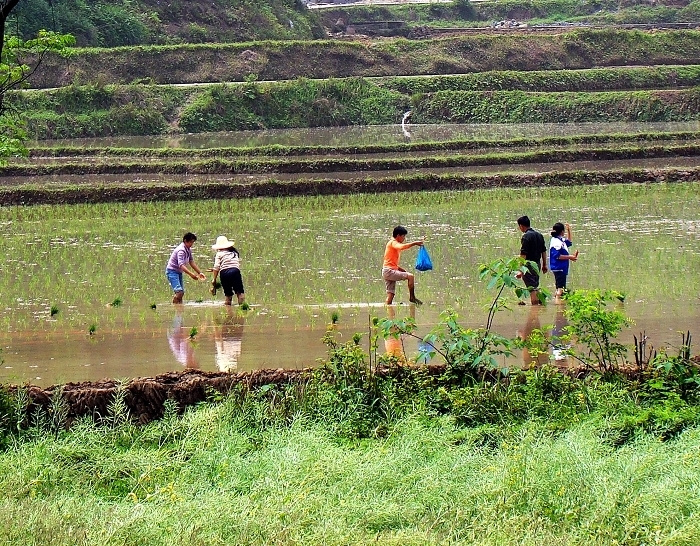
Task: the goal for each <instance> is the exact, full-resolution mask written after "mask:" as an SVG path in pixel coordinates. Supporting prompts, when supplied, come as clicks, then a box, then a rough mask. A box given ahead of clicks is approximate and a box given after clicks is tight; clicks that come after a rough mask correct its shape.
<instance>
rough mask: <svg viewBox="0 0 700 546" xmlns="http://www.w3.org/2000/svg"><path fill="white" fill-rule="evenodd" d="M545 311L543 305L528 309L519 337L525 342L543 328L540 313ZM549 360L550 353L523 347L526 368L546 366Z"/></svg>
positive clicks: (535, 348) (536, 348)
mask: <svg viewBox="0 0 700 546" xmlns="http://www.w3.org/2000/svg"><path fill="white" fill-rule="evenodd" d="M543 309H544V307H543V306H541V305H531V306H530V307H528V313H527V318H526V320H525V324H524V325H523V327H522V329H520V330H518V333H517V335H518V337H519V338H520V339H522V340H523V341H526V340H528V338H529V337H530V336H531V335H532V332H533V331H534V330H537V329H539V328H541V325H540V313H541V312H542V310H543ZM548 360H549V353H547V352H546V350H542V349H541V348H538V347H532V348H530V347H527V346H525V347H523V364H524V365H525V367H526V368H530V367H532V366H537V365H541V364H545V363H546V362H547V361H548Z"/></svg>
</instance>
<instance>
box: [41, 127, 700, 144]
mask: <svg viewBox="0 0 700 546" xmlns="http://www.w3.org/2000/svg"><path fill="white" fill-rule="evenodd" d="M699 127H700V122H698V121H688V122H648V123H647V122H611V123H605V122H600V123H598V122H595V123H503V124H498V123H488V124H486V123H482V124H460V123H443V124H435V125H420V124H419V125H411V137H412V138H413V140H414V141H415V142H436V141H438V142H439V141H445V140H457V139H484V140H497V139H510V138H538V137H546V136H570V135H587V134H611V133H626V134H632V133H650V132H671V131H672V132H677V131H697V130H698V128H699ZM397 129H398V124H396V125H355V126H348V127H312V128H297V129H268V130H264V131H231V132H223V133H196V134H187V135H178V136H176V137H173V136H128V137H126V136H125V137H100V138H77V139H64V140H43V141H41V142H40V144H41V145H42V146H81V147H84V148H91V147H102V146H112V147H122V148H123V147H126V148H164V147H174V148H189V149H204V148H218V147H224V146H233V147H251V146H271V145H281V146H295V145H299V144H300V143H303V144H305V145H308V146H361V145H375V144H396V143H399V142H403V141H404V140H405V138H406V137H405V135H404V134H403V131H402V132H399V131H398V130H397ZM32 146H36V143H31V144H30V148H31V147H32Z"/></svg>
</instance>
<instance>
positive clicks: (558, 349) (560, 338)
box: [551, 305, 569, 364]
mask: <svg viewBox="0 0 700 546" xmlns="http://www.w3.org/2000/svg"><path fill="white" fill-rule="evenodd" d="M568 325H569V321H568V320H567V319H566V315H564V307H563V306H561V305H558V306H557V312H556V315H555V316H554V327H553V328H552V339H551V346H552V358H553V359H554V360H555V361H556V362H557V363H559V364H562V363H564V362H565V361H566V360H568V357H567V355H566V354H564V351H565V350H566V349H568V348H569V344H568V340H569V332H568V329H567V326H568Z"/></svg>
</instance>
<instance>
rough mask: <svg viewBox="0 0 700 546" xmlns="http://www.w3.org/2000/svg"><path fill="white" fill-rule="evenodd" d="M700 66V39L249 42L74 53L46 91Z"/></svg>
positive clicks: (41, 80)
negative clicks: (80, 86)
mask: <svg viewBox="0 0 700 546" xmlns="http://www.w3.org/2000/svg"><path fill="white" fill-rule="evenodd" d="M668 64H673V65H684V64H700V32H697V31H664V32H654V33H646V32H641V31H622V30H575V31H570V32H562V33H561V34H552V35H481V36H460V37H452V38H445V39H439V40H425V41H409V40H404V39H395V40H385V41H376V42H359V41H353V42H350V41H313V42H299V41H289V42H250V43H235V44H201V45H185V46H152V47H124V48H115V49H75V50H72V51H70V52H68V53H67V54H65V55H64V56H54V57H51V58H49V59H47V60H45V62H44V64H43V65H42V70H41V71H39V72H37V74H36V75H35V76H34V77H33V78H32V82H31V83H32V85H33V86H34V87H37V88H46V87H61V86H65V85H69V84H71V83H75V82H91V81H100V82H102V83H105V84H106V83H132V82H134V81H147V82H153V83H201V82H221V81H245V80H246V79H249V78H250V77H255V78H257V79H258V80H287V79H295V78H299V77H305V78H331V77H348V76H393V75H425V74H453V73H457V74H461V73H470V72H482V71H488V70H526V71H530V70H557V69H577V68H591V67H594V66H598V67H608V66H625V65H645V66H648V65H668Z"/></svg>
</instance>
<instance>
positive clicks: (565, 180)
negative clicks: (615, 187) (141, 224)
mask: <svg viewBox="0 0 700 546" xmlns="http://www.w3.org/2000/svg"><path fill="white" fill-rule="evenodd" d="M697 181H700V167H698V168H659V169H629V170H610V171H595V172H591V171H571V172H558V171H554V172H550V173H536V174H496V175H472V176H470V175H433V174H427V175H422V174H419V175H415V176H402V177H387V178H383V179H372V178H365V179H354V180H337V179H336V180H333V179H321V180H296V181H292V182H283V181H278V180H268V181H264V182H253V183H250V184H241V183H231V184H225V183H189V184H181V185H177V186H173V185H155V184H154V185H148V186H140V187H134V186H118V185H112V186H104V185H90V186H85V187H70V188H49V187H24V188H10V187H6V188H0V206H18V205H71V204H89V203H127V202H144V201H185V200H197V199H244V198H257V197H293V196H305V195H347V194H357V193H391V192H404V191H412V192H420V191H438V190H475V189H493V188H506V187H557V186H583V185H602V184H633V183H637V184H647V183H659V182H663V183H672V182H697Z"/></svg>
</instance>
